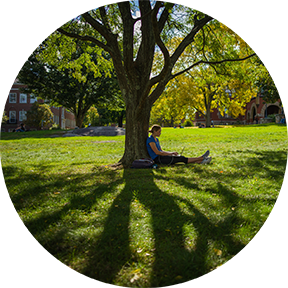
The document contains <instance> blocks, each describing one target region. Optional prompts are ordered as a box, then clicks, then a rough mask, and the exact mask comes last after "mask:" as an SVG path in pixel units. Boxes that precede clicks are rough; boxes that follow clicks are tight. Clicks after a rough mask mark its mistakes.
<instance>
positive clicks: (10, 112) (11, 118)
mask: <svg viewBox="0 0 288 288" xmlns="http://www.w3.org/2000/svg"><path fill="white" fill-rule="evenodd" d="M12 114H14V115H12ZM12 116H14V117H12ZM16 117H17V113H16V111H14V110H13V111H9V123H16V121H17V118H16Z"/></svg>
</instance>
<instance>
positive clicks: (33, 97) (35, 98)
mask: <svg viewBox="0 0 288 288" xmlns="http://www.w3.org/2000/svg"><path fill="white" fill-rule="evenodd" d="M35 102H37V97H36V96H35V95H34V94H31V95H30V103H31V104H33V103H35Z"/></svg>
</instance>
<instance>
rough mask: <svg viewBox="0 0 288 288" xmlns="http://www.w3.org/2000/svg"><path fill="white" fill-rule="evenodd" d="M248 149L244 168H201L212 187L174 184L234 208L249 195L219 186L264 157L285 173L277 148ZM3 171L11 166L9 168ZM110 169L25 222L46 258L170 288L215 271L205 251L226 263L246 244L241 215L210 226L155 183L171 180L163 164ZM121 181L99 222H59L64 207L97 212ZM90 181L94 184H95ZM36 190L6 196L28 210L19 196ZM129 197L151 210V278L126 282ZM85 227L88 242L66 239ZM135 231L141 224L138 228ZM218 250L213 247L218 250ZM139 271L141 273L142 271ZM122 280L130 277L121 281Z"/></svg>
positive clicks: (114, 278) (117, 280) (132, 259)
mask: <svg viewBox="0 0 288 288" xmlns="http://www.w3.org/2000/svg"><path fill="white" fill-rule="evenodd" d="M253 153H256V155H257V157H256V158H255V157H250V159H249V157H248V159H247V160H246V161H247V164H249V166H245V165H244V166H243V162H241V159H240V160H235V159H234V160H235V161H239V162H237V163H236V162H235V163H236V165H242V166H243V169H240V170H238V171H236V172H235V171H234V172H233V173H231V174H230V175H229V174H228V175H221V174H220V175H219V174H217V172H216V171H213V170H210V171H209V169H206V171H205V178H207V179H210V178H215V179H216V178H218V180H219V182H218V183H215V185H213V187H210V188H207V187H206V188H205V189H204V190H203V186H202V184H203V183H197V182H193V178H192V179H191V178H189V180H188V179H187V178H185V177H181V176H179V177H178V176H175V177H173V180H174V181H175V182H176V183H177V184H178V185H181V186H183V187H185V188H186V189H188V190H191V191H192V190H193V191H202V192H203V191H204V192H206V193H210V195H213V194H216V193H217V194H219V196H220V197H221V199H223V201H224V203H225V205H227V206H228V207H236V206H235V205H237V203H239V201H242V202H243V201H246V203H249V201H250V200H251V199H248V198H247V197H246V198H247V199H246V198H245V199H244V200H243V199H242V198H241V199H240V197H239V195H237V194H235V191H233V190H232V189H231V185H230V187H227V186H226V185H224V184H223V183H224V182H227V183H228V184H233V183H234V181H235V179H237V177H240V178H241V177H242V178H243V177H245V175H247V173H252V174H253V173H254V172H255V173H256V172H259V167H262V166H264V164H265V163H268V162H269V161H272V164H273V163H274V162H273V161H275V163H274V164H275V165H280V168H281V171H283V168H284V165H286V159H287V155H284V154H283V153H284V152H277V153H276V154H275V152H273V153H272V154H271V153H270V152H267V153H266V152H265V153H264V152H261V153H258V154H257V151H256V152H255V151H253ZM244 164H245V163H244ZM264 168H265V167H264ZM9 169H10V170H11V169H12V170H11V171H10V170H9ZM9 169H8V170H7V171H6V175H12V174H13V173H14V172H15V171H13V167H10V168H9ZM177 169H179V170H180V171H181V169H184V170H185V169H186V170H187V169H190V168H189V167H187V166H184V165H182V166H179V167H177ZM197 169H198V170H199V173H201V171H202V172H204V169H205V167H199V168H197ZM267 169H269V170H264V171H265V173H267V174H266V175H268V174H269V175H271V173H272V177H275V180H276V181H280V180H281V179H282V180H283V173H282V172H281V173H277V171H276V172H275V171H274V169H272V168H271V167H270V166H269V167H267ZM184 170H183V171H184ZM8 172H9V173H8ZM18 172H19V171H18ZM18 172H17V173H18ZM95 173H96V174H95ZM95 173H94V172H93V173H91V174H90V175H85V177H86V178H87V176H89V177H95V176H97V169H96V171H95ZM99 173H100V172H99ZM101 173H104V174H105V173H106V174H107V173H108V172H105V171H101ZM109 173H110V174H109V177H111V181H110V182H109V183H104V184H100V183H96V181H94V182H93V183H91V184H90V187H87V186H85V185H87V184H81V185H80V186H79V187H78V188H79V189H82V188H83V189H85V190H86V191H87V190H90V192H89V193H85V194H84V195H81V193H76V194H75V195H70V200H69V202H68V203H66V204H65V205H62V206H59V207H58V208H57V209H54V210H53V211H51V212H49V211H48V212H46V213H42V214H40V215H38V216H37V217H33V218H32V219H30V220H28V221H24V223H25V225H26V226H27V228H28V229H29V231H30V232H31V233H32V234H33V235H34V236H35V237H36V239H37V240H38V241H39V242H40V243H41V244H42V245H43V246H44V247H45V248H46V249H47V250H48V251H49V252H50V253H51V254H52V255H54V256H55V257H56V258H58V259H59V260H61V261H62V262H63V263H65V264H67V265H69V266H70V267H71V268H73V269H75V270H77V271H78V272H80V273H82V274H84V275H86V276H88V277H91V278H93V279H97V280H100V281H102V282H106V283H110V284H117V285H123V286H143V287H144V286H148V287H156V286H158V287H161V286H168V285H173V284H177V283H182V282H186V281H189V280H192V279H195V278H197V277H200V276H202V275H204V274H206V273H208V272H210V271H211V270H212V269H215V268H216V266H215V263H216V265H218V264H219V263H220V264H221V261H220V260H219V259H218V258H219V257H218V256H217V255H216V254H215V253H214V254H215V257H216V258H217V257H218V258H217V259H216V260H215V259H212V258H213V256H211V255H213V253H211V249H216V248H217V249H219V251H220V249H221V253H223V254H225V255H223V256H225V257H224V259H225V260H223V261H224V262H225V261H227V260H229V259H230V258H232V257H233V256H234V255H236V254H237V253H238V252H239V251H241V249H243V248H244V247H245V244H244V243H243V242H241V241H238V240H237V239H235V237H233V233H232V232H233V229H235V227H236V226H239V225H240V224H242V223H243V218H242V216H241V215H240V214H237V213H230V214H228V215H225V216H223V217H221V220H220V221H218V223H217V226H216V225H215V223H213V221H212V220H211V219H209V217H208V215H207V214H206V213H205V212H203V211H202V210H200V209H199V207H198V206H197V205H195V204H194V203H193V201H191V199H188V198H186V197H184V196H181V195H178V194H175V195H173V194H172V193H169V192H166V191H163V190H161V189H160V188H159V187H158V186H157V181H159V180H167V181H168V180H169V179H168V176H169V175H166V173H165V168H164V169H163V170H159V171H157V172H156V171H154V170H150V169H147V170H131V169H127V170H124V172H123V173H124V174H123V178H119V177H115V175H114V173H113V172H109ZM26 174H27V175H26ZM26 174H25V175H22V176H23V177H24V178H23V179H24V180H25V179H26V180H27V181H28V179H30V177H31V176H32V174H31V175H30V174H29V173H26ZM107 175H108V174H107ZM61 177H62V176H61V175H59V176H58V177H56V176H55V178H54V184H53V183H50V184H51V185H52V186H53V185H55V183H56V184H57V183H58V184H59V183H60V182H57V181H60V180H61V179H62V178H61ZM85 177H84V175H80V174H79V175H75V177H74V179H73V181H74V182H73V181H72V184H73V183H76V182H77V183H81V182H82V181H84V180H85ZM8 181H13V179H12V178H11V179H8ZM222 182H223V183H222ZM9 184H11V182H9ZM122 184H124V188H121V190H119V192H118V193H116V194H115V198H114V200H113V201H112V203H110V204H109V208H108V209H109V211H107V216H105V217H106V218H105V219H102V220H101V221H99V219H98V216H95V217H90V218H89V222H88V223H85V221H84V220H83V222H81V221H78V222H77V224H76V226H73V223H69V225H68V224H67V225H66V224H65V221H64V219H65V216H66V215H67V213H69V211H75V210H76V211H80V212H81V211H87V212H89V213H92V210H95V209H96V212H97V210H98V209H100V208H101V207H99V205H98V204H97V203H98V201H100V200H101V199H102V198H103V195H104V194H105V193H107V191H109V193H115V190H116V189H117V188H119V185H122ZM61 185H62V186H61V187H62V188H64V189H66V190H68V189H70V187H71V183H70V181H68V180H67V179H66V180H63V179H62V184H61ZM93 185H95V186H94V187H93ZM41 187H42V186H39V187H38V188H37V187H30V188H29V187H28V188H26V189H25V190H24V191H21V193H20V194H19V195H18V196H17V194H16V195H15V196H14V198H13V197H12V200H13V203H14V202H16V203H18V204H17V205H18V207H17V208H18V209H23V208H25V207H26V208H27V207H28V206H25V205H28V204H23V203H21V201H20V200H21V198H20V197H22V198H23V197H24V198H26V199H29V200H33V198H35V197H38V199H40V198H39V197H40V196H39V195H38V194H39V189H40V188H41ZM42 188H43V187H42ZM37 189H38V192H37ZM37 193H38V194H37ZM42 196H43V195H42ZM135 197H136V198H137V200H138V201H139V203H141V205H143V206H144V207H145V209H146V210H147V211H149V213H150V214H151V222H150V223H149V225H150V226H151V227H150V228H152V234H153V245H154V247H153V249H152V250H151V251H149V254H152V255H153V260H151V262H150V263H148V264H147V265H151V267H150V268H151V269H150V270H149V275H145V277H143V278H144V280H142V279H141V275H140V276H139V278H137V279H136V278H135V279H134V281H131V278H129V277H131V273H127V274H125V273H123V271H124V270H125V269H129V267H132V266H133V265H136V266H137V262H138V261H139V262H140V261H141V260H140V258H139V255H137V252H135V250H134V249H133V248H132V245H131V241H132V239H131V217H132V213H133V212H132V211H131V203H132V202H133V199H135ZM270 200H271V199H270ZM272 200H274V199H272ZM203 201H204V200H203ZM26 203H27V201H26ZM179 203H183V204H185V205H186V207H188V212H185V213H184V212H183V210H182V209H181V207H180V204H179ZM243 203H244V202H243ZM95 205H96V206H95ZM208 206H209V205H208ZM208 206H207V207H208ZM95 207H96V208H95ZM187 225H188V226H191V227H193V229H194V231H196V232H195V233H196V234H195V235H196V236H194V239H193V240H194V244H193V245H192V246H191V247H188V245H187V241H186V240H187V237H186V236H187V235H186V234H185V227H186V226H187ZM53 227H54V228H55V232H54V233H53V234H48V236H47V237H46V235H47V233H48V231H49V230H50V229H51V228H53ZM57 227H58V228H57ZM83 227H85V228H87V229H88V228H89V229H90V230H93V229H95V231H96V230H97V233H96V232H95V233H94V234H93V233H92V235H93V236H89V237H90V238H89V239H87V237H88V236H86V235H85V234H83V235H82V236H79V237H78V238H77V239H76V240H75V245H77V248H76V246H74V242H72V241H70V240H67V239H68V235H69V233H70V232H71V230H73V232H75V231H76V230H77V229H79V228H80V229H81V228H83ZM99 229H100V230H99ZM140 229H146V228H145V227H141V228H140ZM190 238H191V237H190ZM215 245H216V246H215ZM215 247H216V248H215ZM217 249H216V251H218V250H217ZM212 252H213V251H212ZM74 255H76V256H79V257H80V258H81V260H80V262H81V263H80V264H77V263H76V264H75V262H73V261H74V260H73V257H74ZM147 257H148V256H147ZM211 257H212V258H211ZM212 262H213V263H212ZM224 262H223V263H224ZM135 263H136V264H135ZM139 265H140V266H141V265H143V263H142V264H141V263H139ZM140 270H141V268H140ZM143 271H147V270H145V269H144V270H143ZM142 273H145V272H142ZM121 277H128V278H127V279H121Z"/></svg>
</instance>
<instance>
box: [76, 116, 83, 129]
mask: <svg viewBox="0 0 288 288" xmlns="http://www.w3.org/2000/svg"><path fill="white" fill-rule="evenodd" d="M83 119H84V117H82V116H81V115H75V120H76V126H77V127H78V128H82V125H83Z"/></svg>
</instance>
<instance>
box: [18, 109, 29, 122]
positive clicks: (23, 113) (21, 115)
mask: <svg viewBox="0 0 288 288" xmlns="http://www.w3.org/2000/svg"><path fill="white" fill-rule="evenodd" d="M26 113H27V111H25V110H22V111H19V121H20V122H22V121H25V120H26V119H27V117H26Z"/></svg>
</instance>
